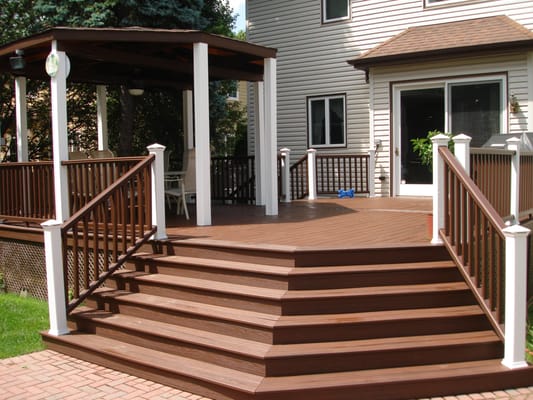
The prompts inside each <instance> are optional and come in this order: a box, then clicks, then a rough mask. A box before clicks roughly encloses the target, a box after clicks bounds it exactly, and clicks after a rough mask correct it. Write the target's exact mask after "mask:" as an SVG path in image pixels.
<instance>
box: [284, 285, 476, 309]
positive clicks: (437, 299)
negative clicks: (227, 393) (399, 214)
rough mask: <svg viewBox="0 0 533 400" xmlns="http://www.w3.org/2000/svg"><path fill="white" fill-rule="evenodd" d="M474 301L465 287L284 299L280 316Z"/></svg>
mask: <svg viewBox="0 0 533 400" xmlns="http://www.w3.org/2000/svg"><path fill="white" fill-rule="evenodd" d="M472 304H475V298H474V297H473V296H472V293H471V292H470V291H468V290H457V291H446V292H434V293H399V294H391V295H383V294H374V295H368V296H352V297H341V298H332V299H305V298H304V299H298V300H290V301H289V300H285V301H283V311H282V312H283V315H313V314H341V313H353V312H369V311H386V310H407V309H410V310H412V309H421V308H434V307H453V306H462V305H472Z"/></svg>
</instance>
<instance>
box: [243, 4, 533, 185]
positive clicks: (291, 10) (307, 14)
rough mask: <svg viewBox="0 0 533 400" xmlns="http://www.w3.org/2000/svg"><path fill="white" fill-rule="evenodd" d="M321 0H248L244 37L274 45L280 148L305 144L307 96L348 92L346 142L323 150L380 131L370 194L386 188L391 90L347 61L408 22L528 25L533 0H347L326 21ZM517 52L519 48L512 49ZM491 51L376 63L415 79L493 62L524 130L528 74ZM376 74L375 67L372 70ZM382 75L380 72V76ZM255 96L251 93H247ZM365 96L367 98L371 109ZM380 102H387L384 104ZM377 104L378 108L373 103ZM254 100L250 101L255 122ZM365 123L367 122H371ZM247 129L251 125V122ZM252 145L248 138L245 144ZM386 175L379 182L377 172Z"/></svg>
mask: <svg viewBox="0 0 533 400" xmlns="http://www.w3.org/2000/svg"><path fill="white" fill-rule="evenodd" d="M320 7H321V0H293V1H285V0H248V1H247V16H248V23H249V27H248V39H249V40H250V41H251V42H253V43H257V44H261V45H265V46H270V47H275V48H277V49H278V55H277V61H278V148H281V147H288V148H290V149H292V154H291V158H292V160H293V161H294V160H296V159H297V158H299V157H300V156H301V155H303V154H304V153H305V150H306V148H307V134H308V133H307V103H306V100H307V97H308V96H320V95H332V94H341V93H342V94H346V106H347V116H346V118H347V149H344V148H341V149H334V150H322V149H321V150H320V151H321V152H324V151H327V152H336V151H340V152H345V151H347V150H348V151H351V152H366V151H368V149H369V148H370V147H371V145H373V138H372V131H375V135H376V137H378V138H383V137H385V138H386V139H387V140H386V141H384V142H383V147H382V148H381V149H380V151H379V153H378V160H377V161H378V162H377V169H376V194H377V195H389V193H390V191H389V188H388V184H389V180H388V177H390V166H389V161H390V154H389V150H390V149H389V147H388V146H389V139H390V116H389V107H388V105H389V103H390V93H389V87H388V84H387V83H386V82H384V81H383V80H382V77H379V78H377V79H379V81H378V82H376V83H375V86H374V87H373V88H372V93H370V87H371V85H370V84H368V83H366V81H365V74H364V73H363V72H362V71H359V70H355V69H354V68H353V67H351V66H350V65H348V64H347V63H346V61H347V60H350V59H354V58H356V57H357V56H358V55H360V54H361V53H363V52H365V51H368V50H370V49H372V48H374V47H375V46H377V45H379V44H381V43H383V42H384V41H386V40H388V39H390V38H392V37H393V36H395V35H397V34H399V33H401V32H402V31H404V30H405V29H407V28H409V27H412V26H419V25H429V24H436V23H444V22H452V21H459V20H464V19H469V18H479V17H488V16H496V15H507V16H509V17H510V18H512V19H514V20H515V21H517V22H518V23H520V24H522V25H524V26H525V27H527V28H529V29H532V30H533V6H532V1H531V0H473V1H465V2H462V3H454V4H449V5H446V4H444V5H439V6H433V7H428V8H424V1H423V0H351V19H350V20H349V21H345V22H337V23H331V24H322V23H321V10H320ZM516 57H518V56H516ZM501 60H502V57H499V56H496V57H495V58H494V60H493V61H490V60H489V59H485V60H481V59H479V60H478V61H475V60H473V59H472V60H470V61H469V63H471V64H472V65H470V64H469V65H470V66H468V67H467V68H466V70H465V69H464V65H463V61H462V60H457V61H449V62H445V63H443V62H442V61H439V62H437V63H436V64H431V63H428V64H427V68H428V70H427V71H426V72H423V71H422V73H421V74H420V73H419V72H420V71H419V68H420V64H419V63H417V64H415V65H410V66H406V67H397V66H395V67H391V68H390V69H387V68H385V69H378V70H377V71H378V72H381V71H382V70H383V71H386V72H387V74H389V75H388V77H389V78H391V79H392V80H393V81H399V80H404V79H407V78H410V79H419V78H422V77H424V74H425V76H427V77H431V76H438V75H439V74H459V75H460V74H465V73H478V72H475V71H477V70H480V71H482V70H491V71H494V70H496V71H498V72H508V73H509V82H508V84H509V86H508V91H509V93H510V94H511V93H512V94H515V96H516V97H517V98H518V99H519V101H520V104H521V112H522V114H523V115H516V116H515V115H513V116H512V117H511V119H510V122H509V129H510V130H512V131H518V130H522V127H523V126H525V122H526V120H525V118H526V116H527V91H526V90H525V89H526V88H527V74H526V70H525V69H524V60H523V59H521V60H518V59H515V61H509V60H506V59H505V57H504V58H503V60H504V61H505V64H503V65H502V64H498V63H499V62H500V61H501ZM371 73H372V74H373V75H374V76H376V77H377V75H378V74H377V73H376V71H373V72H371ZM383 79H384V78H383ZM251 99H253V97H251ZM370 99H373V102H374V104H373V106H372V109H371V108H370ZM384 106H386V107H384ZM376 107H377V108H376ZM252 110H253V108H252V105H251V106H250V107H249V111H250V124H251V127H253V118H254V115H253V112H252ZM370 120H372V121H371V123H372V124H373V125H371V124H370ZM251 131H252V130H251ZM250 148H253V138H252V139H251V146H250ZM380 175H383V176H386V177H387V180H386V181H385V183H384V184H383V185H382V184H381V181H380V180H378V179H377V178H378V177H379V176H380Z"/></svg>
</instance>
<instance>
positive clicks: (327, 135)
mask: <svg viewBox="0 0 533 400" xmlns="http://www.w3.org/2000/svg"><path fill="white" fill-rule="evenodd" d="M334 99H342V106H343V107H342V109H343V121H342V122H343V128H342V129H343V142H342V143H331V125H330V121H329V117H330V114H329V102H330V100H334ZM320 100H324V106H325V110H324V112H325V118H326V121H325V125H326V133H325V139H326V143H324V144H314V143H313V129H312V128H313V115H312V112H311V110H312V108H311V103H312V102H313V101H320ZM307 132H308V133H307V141H308V144H309V147H312V148H328V147H329V148H333V147H346V94H333V95H327V96H313V97H309V98H308V99H307Z"/></svg>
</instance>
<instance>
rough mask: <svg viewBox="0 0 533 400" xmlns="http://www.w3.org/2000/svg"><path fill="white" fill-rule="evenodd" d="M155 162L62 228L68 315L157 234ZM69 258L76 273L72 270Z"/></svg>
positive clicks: (95, 200)
mask: <svg viewBox="0 0 533 400" xmlns="http://www.w3.org/2000/svg"><path fill="white" fill-rule="evenodd" d="M154 160H155V156H154V155H149V156H147V157H145V158H143V159H142V161H140V162H139V163H138V164H137V165H136V166H135V167H133V168H132V169H131V170H130V171H128V172H127V173H125V174H124V175H123V176H122V177H120V178H119V179H118V180H116V181H115V182H114V183H112V184H111V185H110V186H109V187H108V188H107V189H104V190H103V191H102V192H101V193H99V194H97V195H96V196H95V197H94V198H93V199H92V200H90V201H89V202H88V203H87V204H86V205H85V206H84V207H83V208H82V209H80V210H78V211H77V212H76V213H75V214H74V215H73V216H72V217H71V218H70V219H69V220H68V221H66V222H65V223H63V224H62V226H61V237H62V242H63V265H64V266H65V271H64V274H65V295H66V298H67V299H68V298H70V302H69V303H68V305H67V312H71V311H72V310H73V309H74V308H76V307H77V306H78V305H79V304H81V303H82V302H83V301H84V300H85V299H86V298H87V297H88V296H89V295H90V294H91V293H92V292H94V290H96V288H98V287H99V286H100V285H101V284H102V283H103V282H104V281H105V280H106V279H107V278H108V277H109V276H111V274H113V273H114V272H115V271H116V270H117V269H119V268H120V267H121V266H122V265H124V263H125V262H126V261H127V259H128V258H129V257H130V256H131V255H132V254H133V253H135V251H137V250H138V249H139V248H140V247H141V246H142V245H143V244H144V243H146V242H147V241H148V239H149V238H150V237H151V236H152V235H153V234H154V233H155V231H156V227H155V226H153V225H152V217H151V208H152V207H151V205H152V204H151V201H152V199H151V164H152V163H153V162H154ZM69 258H70V259H71V263H72V268H71V269H69V268H67V267H66V266H67V265H68V263H67V261H68V260H69ZM69 270H70V271H69ZM67 301H68V300H67Z"/></svg>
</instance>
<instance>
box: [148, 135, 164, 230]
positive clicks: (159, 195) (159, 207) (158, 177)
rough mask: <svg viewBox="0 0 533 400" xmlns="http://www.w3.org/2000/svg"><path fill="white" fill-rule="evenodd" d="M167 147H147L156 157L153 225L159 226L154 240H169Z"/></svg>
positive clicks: (153, 171)
mask: <svg viewBox="0 0 533 400" xmlns="http://www.w3.org/2000/svg"><path fill="white" fill-rule="evenodd" d="M165 148H166V147H165V146H163V145H160V144H157V143H155V144H152V145H150V146H148V147H147V149H148V152H149V153H150V154H153V155H155V161H154V162H153V164H152V169H151V176H152V193H151V196H152V223H153V224H154V225H155V226H157V232H156V233H155V234H154V235H153V236H152V239H153V240H164V239H167V222H166V217H165Z"/></svg>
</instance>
